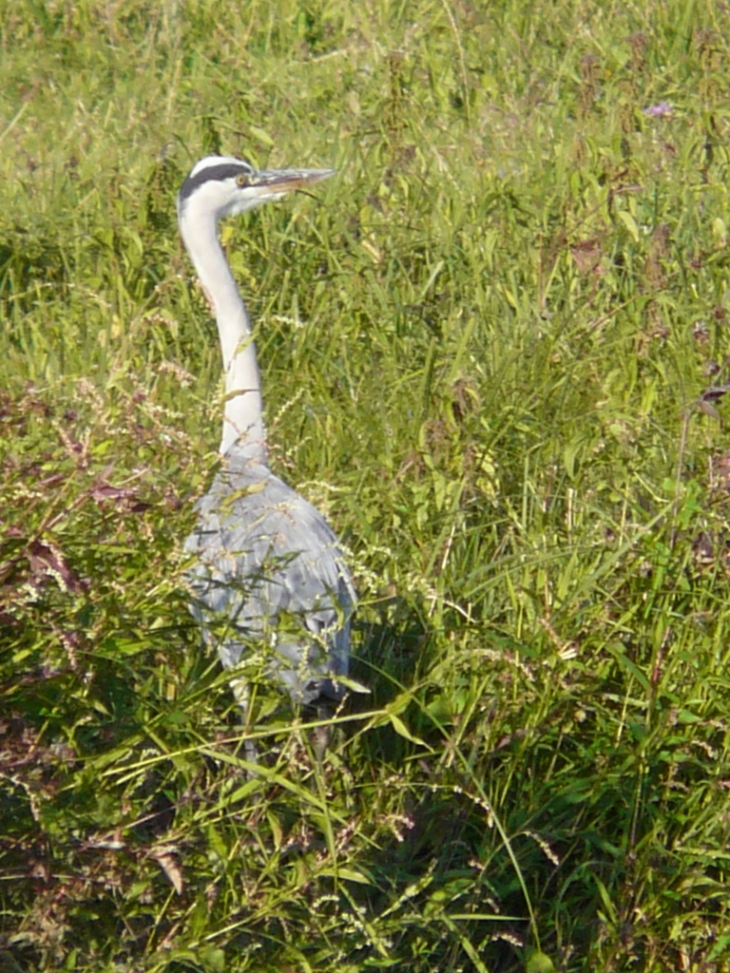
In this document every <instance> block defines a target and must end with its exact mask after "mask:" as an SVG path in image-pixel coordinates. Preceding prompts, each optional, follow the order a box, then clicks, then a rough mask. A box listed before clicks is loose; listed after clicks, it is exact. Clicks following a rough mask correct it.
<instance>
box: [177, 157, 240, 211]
mask: <svg viewBox="0 0 730 973" xmlns="http://www.w3.org/2000/svg"><path fill="white" fill-rule="evenodd" d="M252 172H253V170H252V168H251V166H248V165H246V164H245V163H243V162H241V163H237V164H235V165H234V164H233V163H232V162H222V163H221V164H220V165H219V166H216V165H213V166H206V167H205V168H204V169H201V170H200V172H196V173H195V175H194V176H193V175H189V176H188V177H187V179H186V180H185V182H184V183H183V184H182V186H181V187H180V192H179V193H178V202H179V204H180V205H182V204H183V203H184V202H185V200H186V199H188V198H189V197H190V196H192V194H193V193H194V192H195V190H196V189H197V188H198V187H199V186H202V185H203V183H206V182H209V181H210V180H215V181H219V180H221V179H230V178H231V177H232V176H238V175H239V174H240V173H243V174H244V175H246V176H250V175H251V173H252Z"/></svg>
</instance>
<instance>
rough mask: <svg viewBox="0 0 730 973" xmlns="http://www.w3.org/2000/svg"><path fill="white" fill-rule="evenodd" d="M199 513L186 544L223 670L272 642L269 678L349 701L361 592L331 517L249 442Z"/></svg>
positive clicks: (305, 696) (294, 689)
mask: <svg viewBox="0 0 730 973" xmlns="http://www.w3.org/2000/svg"><path fill="white" fill-rule="evenodd" d="M197 510H198V517H199V519H198V524H197V526H196V528H195V530H194V531H193V533H192V534H191V535H190V536H189V537H188V539H187V541H186V544H185V548H186V551H188V552H189V553H190V554H194V555H195V563H194V565H193V567H192V568H191V569H190V570H189V573H188V578H189V581H190V584H191V587H192V589H193V596H194V597H193V604H192V612H193V615H194V616H195V618H196V619H197V621H198V622H199V623H200V624H201V626H202V628H203V631H204V633H205V636H206V639H207V641H209V642H216V641H217V643H218V644H217V649H218V653H219V655H220V658H221V662H222V663H223V665H224V666H225V667H226V668H233V667H234V666H236V665H237V664H238V663H239V662H240V661H241V659H242V657H244V656H245V655H246V654H247V653H252V652H254V651H257V650H258V651H260V650H261V647H262V645H263V646H264V647H265V649H266V654H267V656H268V660H267V669H268V673H269V674H270V675H271V676H274V677H275V678H276V680H277V681H278V682H279V683H280V684H281V685H283V686H284V687H285V688H286V689H287V690H288V692H289V694H290V696H291V698H292V699H293V700H294V702H295V703H299V704H310V703H315V702H318V701H320V700H321V701H324V700H332V701H337V700H338V699H340V698H341V697H342V695H343V693H344V687H343V686H342V685H341V684H338V682H337V677H338V676H346V675H347V669H348V654H349V642H350V615H351V613H352V609H353V606H354V603H355V592H354V589H353V586H352V581H351V578H350V573H349V571H348V569H347V566H346V564H345V562H344V559H343V557H342V555H341V553H340V550H339V548H338V542H337V537H336V535H335V534H334V532H333V531H332V529H331V528H330V527H329V525H328V524H327V522H326V521H325V519H324V517H323V516H322V515H321V514H320V513H319V511H318V510H316V509H315V507H313V506H312V505H311V504H310V503H308V502H307V501H306V500H305V499H304V498H303V497H301V496H299V494H298V493H296V492H295V491H294V490H292V489H291V487H289V486H287V484H286V483H284V482H283V481H282V480H280V479H279V478H278V477H277V476H275V475H274V474H273V473H272V472H271V470H270V469H269V468H268V466H267V465H265V464H263V463H261V462H260V461H257V460H256V459H255V458H252V457H251V453H250V452H249V451H247V449H246V447H245V445H243V444H240V445H238V444H237V445H235V446H233V447H232V448H231V449H230V450H229V452H228V453H227V454H226V456H225V457H224V459H223V460H222V467H221V470H220V471H219V473H218V475H217V476H216V478H215V480H214V482H213V485H212V487H211V489H210V490H209V492H208V493H207V494H206V495H205V496H204V497H203V498H202V499H201V500H200V501H199V502H198V505H197ZM221 622H225V628H224V630H223V633H222V634H221V636H220V638H219V639H218V638H215V637H214V635H213V627H214V626H215V625H216V623H218V626H217V629H216V634H219V633H220V632H221V627H220V623H221Z"/></svg>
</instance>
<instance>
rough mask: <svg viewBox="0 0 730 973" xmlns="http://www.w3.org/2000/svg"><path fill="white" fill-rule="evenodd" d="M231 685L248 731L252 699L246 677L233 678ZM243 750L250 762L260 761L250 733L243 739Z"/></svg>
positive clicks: (245, 728) (244, 725)
mask: <svg viewBox="0 0 730 973" xmlns="http://www.w3.org/2000/svg"><path fill="white" fill-rule="evenodd" d="M230 686H231V689H232V690H233V696H234V698H235V700H236V702H237V703H238V708H239V709H240V710H241V721H242V723H243V727H244V730H245V731H246V733H247V732H248V706H249V702H250V699H251V694H250V690H249V686H248V683H247V682H246V680H245V679H231V682H230ZM243 752H244V755H245V758H246V760H247V761H248V763H252V764H256V763H258V762H259V757H258V753H257V750H256V744H255V743H254V741H253V740H249V738H248V735H246V736H245V737H244V739H243Z"/></svg>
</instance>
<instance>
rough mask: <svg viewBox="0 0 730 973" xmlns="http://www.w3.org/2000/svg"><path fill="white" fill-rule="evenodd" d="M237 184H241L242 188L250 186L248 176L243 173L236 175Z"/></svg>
mask: <svg viewBox="0 0 730 973" xmlns="http://www.w3.org/2000/svg"><path fill="white" fill-rule="evenodd" d="M236 185H237V186H239V187H240V188H241V189H245V188H246V186H248V176H244V174H243V173H241V174H240V175H238V176H236Z"/></svg>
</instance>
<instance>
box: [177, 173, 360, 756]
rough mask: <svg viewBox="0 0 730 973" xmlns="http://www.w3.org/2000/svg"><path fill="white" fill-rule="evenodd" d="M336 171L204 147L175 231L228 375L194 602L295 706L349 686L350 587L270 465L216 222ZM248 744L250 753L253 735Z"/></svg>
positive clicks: (240, 693)
mask: <svg viewBox="0 0 730 973" xmlns="http://www.w3.org/2000/svg"><path fill="white" fill-rule="evenodd" d="M333 172H334V170H332V169H278V170H277V169H272V170H258V171H257V170H256V169H254V167H253V166H251V165H249V163H247V162H244V161H242V160H240V159H236V158H231V157H228V156H208V157H206V158H204V159H201V160H200V161H199V162H198V163H197V164H196V165H195V166H194V168H193V169H192V171H191V172H190V174H189V175H188V177H187V178H186V179H185V181H184V182H183V184H182V187H181V188H180V192H179V194H178V198H177V213H178V222H179V226H180V233H181V235H182V239H183V242H184V244H185V247H186V249H187V251H188V254H189V255H190V259H191V260H192V262H193V266H194V267H195V270H196V272H197V275H198V278H199V279H200V283H201V285H202V287H203V290H204V291H205V293H206V295H207V297H208V300H209V302H210V304H211V306H212V309H213V312H214V314H215V319H216V322H217V325H218V336H219V338H220V345H221V352H222V355H223V371H224V376H225V408H224V416H223V435H222V438H221V444H220V453H221V457H222V459H221V467H220V471H219V472H218V474H217V475H216V477H215V479H214V481H213V484H212V486H211V488H210V490H209V492H208V493H207V494H206V495H205V496H204V497H203V498H202V499H201V500H200V501H199V502H198V504H197V511H198V521H197V525H196V527H195V529H194V530H193V532H192V534H191V535H190V536H189V537H188V539H187V541H186V542H185V549H186V551H187V552H188V553H189V554H190V555H192V556H193V557H194V560H193V562H192V566H191V568H190V569H189V572H188V579H189V583H190V586H191V588H192V593H193V599H192V604H191V611H192V613H193V615H194V617H195V618H196V620H197V621H198V622H199V623H200V625H201V627H202V630H203V633H204V637H205V639H206V641H208V642H209V643H211V642H217V647H218V653H219V656H220V660H221V662H222V664H223V666H224V667H225V668H226V669H235V668H236V667H241V668H243V665H242V664H244V663H246V662H247V661H249V660H250V659H251V658H252V657H253V658H259V659H263V666H264V671H265V672H266V673H267V674H268V675H269V676H271V677H272V678H273V679H274V680H275V681H276V682H277V683H278V684H279V685H280V686H281V687H283V688H284V689H285V690H286V691H287V692H288V693H289V696H290V697H291V700H292V701H293V703H294V704H295V706H297V707H301V706H314V707H316V708H317V711H318V713H319V715H320V716H321V717H325V716H326V715H329V713H330V712H331V709H332V706H333V705H334V704H337V703H338V702H339V701H340V700H341V699H342V696H343V694H344V687H343V685H342V683H341V682H340V681H339V680H340V677H342V676H347V672H348V659H349V651H350V616H351V614H352V610H353V607H354V604H355V591H354V588H353V583H352V578H351V575H350V571H349V569H348V567H347V564H346V562H345V560H344V558H343V556H342V553H341V551H340V548H339V544H338V540H337V537H336V535H335V533H334V531H333V530H332V528H331V527H330V526H329V524H328V523H327V521H326V520H325V519H324V517H323V516H322V514H321V513H320V512H319V511H318V510H317V509H316V508H315V507H314V506H312V504H310V503H308V502H307V501H306V500H305V499H304V498H303V497H302V496H300V495H299V494H298V493H297V492H296V491H295V490H293V489H292V488H291V487H290V486H288V485H287V484H286V483H285V482H284V481H283V480H281V479H280V478H279V477H278V476H276V475H275V474H274V473H272V471H271V469H270V468H269V465H268V456H267V445H266V432H265V428H264V417H263V403H262V396H261V381H260V375H259V368H258V362H257V357H256V347H255V344H254V341H253V337H252V333H251V325H250V322H249V317H248V314H247V311H246V307H245V304H244V302H243V300H242V298H241V295H240V292H239V290H238V287H237V285H236V281H235V280H234V277H233V274H232V272H231V269H230V267H229V265H228V262H227V260H226V257H225V255H224V252H223V248H222V247H221V244H220V241H219V239H218V230H217V224H218V221H219V220H220V219H221V218H222V217H225V216H235V215H238V214H239V213H243V212H245V211H246V210H249V209H252V208H253V207H255V206H259V205H260V204H261V203H265V202H268V201H269V200H276V199H281V198H282V197H283V196H285V195H286V194H287V193H289V192H292V191H295V190H297V189H301V188H303V187H306V186H310V185H312V184H313V183H316V182H319V181H320V180H322V179H327V178H328V177H329V176H331V175H332V174H333ZM231 686H232V687H233V690H234V693H235V695H236V699H237V701H238V703H239V705H240V706H241V707H242V709H243V711H244V714H245V713H246V712H247V709H248V705H249V685H248V682H247V680H246V678H245V675H239V676H238V677H236V676H235V674H234V677H233V679H232V681H231ZM324 743H326V737H325V740H324ZM322 745H323V744H322ZM246 752H247V754H248V755H249V756H251V757H252V759H255V752H254V749H253V747H250V746H247V748H246Z"/></svg>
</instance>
